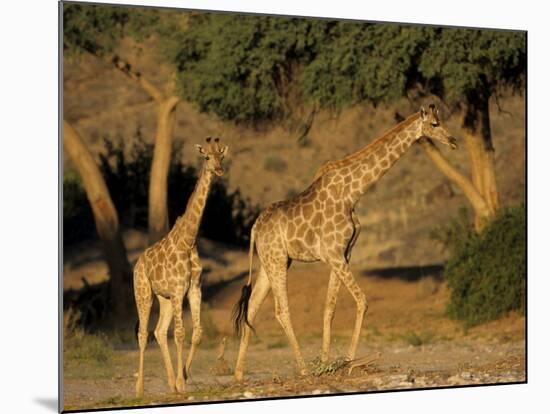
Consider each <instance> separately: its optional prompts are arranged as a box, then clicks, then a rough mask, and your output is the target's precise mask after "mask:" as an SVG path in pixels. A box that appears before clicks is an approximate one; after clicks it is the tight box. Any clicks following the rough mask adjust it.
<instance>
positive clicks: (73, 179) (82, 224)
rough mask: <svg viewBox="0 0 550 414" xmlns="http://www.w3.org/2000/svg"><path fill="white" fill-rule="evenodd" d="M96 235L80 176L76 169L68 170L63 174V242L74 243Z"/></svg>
mask: <svg viewBox="0 0 550 414" xmlns="http://www.w3.org/2000/svg"><path fill="white" fill-rule="evenodd" d="M94 235H95V224H94V217H93V214H92V209H91V207H90V203H88V199H87V198H86V192H85V191H84V187H83V186H82V182H81V180H80V177H79V176H78V174H77V173H76V172H74V171H66V172H65V173H64V174H63V243H64V244H66V245H67V244H72V243H75V242H77V241H79V240H84V239H88V238H90V237H94Z"/></svg>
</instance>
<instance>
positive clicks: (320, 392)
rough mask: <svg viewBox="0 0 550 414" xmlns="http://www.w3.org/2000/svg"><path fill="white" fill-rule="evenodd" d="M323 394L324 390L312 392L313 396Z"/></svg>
mask: <svg viewBox="0 0 550 414" xmlns="http://www.w3.org/2000/svg"><path fill="white" fill-rule="evenodd" d="M322 393H323V391H322V390H313V391H312V392H311V395H319V394H322Z"/></svg>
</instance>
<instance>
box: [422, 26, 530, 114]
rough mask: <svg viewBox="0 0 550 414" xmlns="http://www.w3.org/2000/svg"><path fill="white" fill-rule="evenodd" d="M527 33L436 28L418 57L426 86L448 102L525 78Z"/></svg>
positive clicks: (519, 82) (520, 82)
mask: <svg viewBox="0 0 550 414" xmlns="http://www.w3.org/2000/svg"><path fill="white" fill-rule="evenodd" d="M526 43H527V37H526V34H525V33H522V32H509V31H497V30H489V29H483V30H480V29H462V28H445V29H437V31H436V35H435V36H434V37H433V40H432V41H431V42H430V44H429V47H427V48H426V50H425V51H424V52H423V54H422V57H421V60H420V67H419V69H420V72H421V73H422V74H423V75H424V77H425V78H426V79H427V80H428V82H427V85H428V87H429V89H430V90H431V91H432V92H434V93H436V94H437V95H439V96H441V97H445V99H446V100H447V101H448V103H453V102H460V101H463V100H464V98H465V97H469V96H471V95H477V94H479V92H482V93H483V94H485V96H486V97H489V96H491V95H492V94H494V93H496V92H498V90H499V88H501V87H502V86H503V85H510V86H512V87H514V88H521V87H523V86H524V82H525V71H526V59H527V48H526Z"/></svg>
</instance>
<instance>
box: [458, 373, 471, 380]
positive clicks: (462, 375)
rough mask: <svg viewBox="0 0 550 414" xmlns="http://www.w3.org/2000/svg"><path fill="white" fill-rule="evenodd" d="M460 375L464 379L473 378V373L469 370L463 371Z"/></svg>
mask: <svg viewBox="0 0 550 414" xmlns="http://www.w3.org/2000/svg"><path fill="white" fill-rule="evenodd" d="M460 376H461V377H462V378H463V379H472V377H473V375H472V373H471V372H469V371H465V372H463V373H462V374H460Z"/></svg>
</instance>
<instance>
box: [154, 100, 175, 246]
mask: <svg viewBox="0 0 550 414" xmlns="http://www.w3.org/2000/svg"><path fill="white" fill-rule="evenodd" d="M178 102H179V98H178V97H174V96H173V97H170V98H168V99H166V100H164V101H162V102H161V103H160V104H159V109H158V115H157V132H156V135H155V150H154V152H153V162H152V165H151V176H150V180H149V244H150V245H151V244H153V243H155V242H156V241H158V240H160V239H161V238H162V237H163V236H164V235H165V234H166V233H167V232H168V227H169V226H168V194H167V193H168V170H169V168H170V158H171V155H172V135H173V130H174V122H175V110H176V106H177V104H178Z"/></svg>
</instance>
